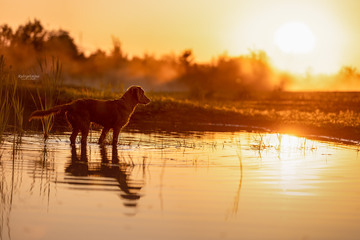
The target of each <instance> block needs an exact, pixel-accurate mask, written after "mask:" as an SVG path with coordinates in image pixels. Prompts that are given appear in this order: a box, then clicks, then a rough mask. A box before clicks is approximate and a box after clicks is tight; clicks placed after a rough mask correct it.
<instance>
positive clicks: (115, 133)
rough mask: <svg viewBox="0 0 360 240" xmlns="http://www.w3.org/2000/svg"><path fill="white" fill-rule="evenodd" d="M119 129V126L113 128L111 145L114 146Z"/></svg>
mask: <svg viewBox="0 0 360 240" xmlns="http://www.w3.org/2000/svg"><path fill="white" fill-rule="evenodd" d="M120 130H121V128H119V127H115V128H114V132H113V141H112V145H113V146H116V145H117V143H118V137H119V133H120Z"/></svg>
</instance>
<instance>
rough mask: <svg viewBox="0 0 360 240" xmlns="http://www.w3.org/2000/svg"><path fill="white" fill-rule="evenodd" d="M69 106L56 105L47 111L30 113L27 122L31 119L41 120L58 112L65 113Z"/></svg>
mask: <svg viewBox="0 0 360 240" xmlns="http://www.w3.org/2000/svg"><path fill="white" fill-rule="evenodd" d="M69 106H70V104H64V105H58V106H55V107H53V108H50V109H48V110H44V111H42V110H36V111H34V112H32V113H31V115H30V117H29V122H30V121H31V120H33V119H39V118H43V117H46V116H49V115H52V114H58V113H60V112H66V111H67V110H68V109H69Z"/></svg>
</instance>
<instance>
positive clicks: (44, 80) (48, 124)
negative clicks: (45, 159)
mask: <svg viewBox="0 0 360 240" xmlns="http://www.w3.org/2000/svg"><path fill="white" fill-rule="evenodd" d="M39 69H40V76H41V77H40V79H39V80H40V81H39V83H40V84H41V86H39V87H37V88H36V96H33V95H31V97H32V99H33V101H34V103H35V105H36V108H37V109H39V110H48V109H50V108H51V107H53V106H54V105H55V103H56V101H57V99H58V97H59V91H60V87H61V85H62V74H61V72H62V65H61V63H60V61H59V59H58V58H55V57H52V58H51V62H50V63H49V61H48V60H47V59H46V58H45V59H44V60H39ZM41 124H42V129H43V133H44V140H45V141H46V140H47V139H48V137H49V134H50V131H51V129H52V127H53V125H54V116H53V115H51V116H49V117H45V118H43V119H41Z"/></svg>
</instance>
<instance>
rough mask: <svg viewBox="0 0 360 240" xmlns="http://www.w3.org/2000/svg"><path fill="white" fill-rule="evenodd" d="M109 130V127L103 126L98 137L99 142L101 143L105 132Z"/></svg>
mask: <svg viewBox="0 0 360 240" xmlns="http://www.w3.org/2000/svg"><path fill="white" fill-rule="evenodd" d="M109 130H110V128H108V127H104V128H103V130H102V132H101V135H100V138H99V144H103V142H104V139H105V137H106V134H107V133H108V132H109Z"/></svg>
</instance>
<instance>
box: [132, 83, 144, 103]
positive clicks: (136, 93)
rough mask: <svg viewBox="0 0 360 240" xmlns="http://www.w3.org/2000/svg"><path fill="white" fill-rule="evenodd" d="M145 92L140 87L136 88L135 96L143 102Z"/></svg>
mask: <svg viewBox="0 0 360 240" xmlns="http://www.w3.org/2000/svg"><path fill="white" fill-rule="evenodd" d="M143 94H144V91H143V90H142V89H141V88H140V87H136V88H134V96H135V98H136V99H137V100H138V102H141V98H142V95H143Z"/></svg>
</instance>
